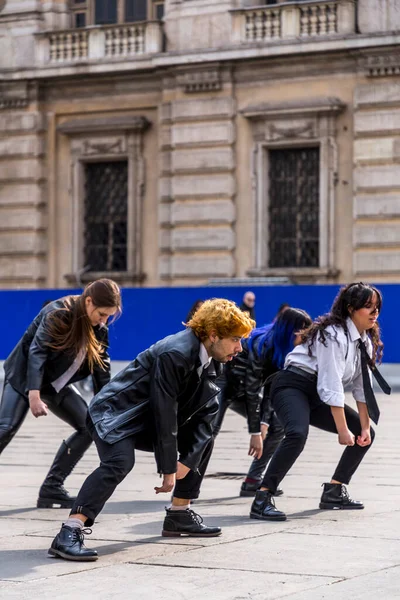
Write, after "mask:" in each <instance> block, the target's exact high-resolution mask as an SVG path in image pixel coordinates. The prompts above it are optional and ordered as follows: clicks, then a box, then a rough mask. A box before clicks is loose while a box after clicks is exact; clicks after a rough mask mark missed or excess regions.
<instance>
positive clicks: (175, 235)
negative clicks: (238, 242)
mask: <svg viewBox="0 0 400 600" xmlns="http://www.w3.org/2000/svg"><path fill="white" fill-rule="evenodd" d="M171 244H172V249H173V250H233V248H234V247H235V234H234V233H233V231H232V229H231V227H208V228H205V227H196V228H193V227H190V228H189V227H184V228H179V229H174V230H173V231H172V236H171Z"/></svg>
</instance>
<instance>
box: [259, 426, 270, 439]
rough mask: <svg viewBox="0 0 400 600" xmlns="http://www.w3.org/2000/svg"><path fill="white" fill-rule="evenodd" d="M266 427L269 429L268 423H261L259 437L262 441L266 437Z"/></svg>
mask: <svg viewBox="0 0 400 600" xmlns="http://www.w3.org/2000/svg"><path fill="white" fill-rule="evenodd" d="M268 429H269V425H268V423H261V439H262V441H264V440H265V438H266V437H267V433H268Z"/></svg>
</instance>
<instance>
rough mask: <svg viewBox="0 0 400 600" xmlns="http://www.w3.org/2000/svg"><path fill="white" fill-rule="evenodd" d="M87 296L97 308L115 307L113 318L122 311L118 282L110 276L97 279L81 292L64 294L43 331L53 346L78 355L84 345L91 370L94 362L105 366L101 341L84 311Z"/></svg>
mask: <svg viewBox="0 0 400 600" xmlns="http://www.w3.org/2000/svg"><path fill="white" fill-rule="evenodd" d="M86 298H91V299H92V302H93V304H94V306H95V307H96V308H116V309H117V312H116V314H115V315H114V317H113V319H112V320H115V318H116V317H118V316H119V315H120V314H121V312H122V304H121V290H120V288H119V286H118V285H117V284H116V283H115V281H113V280H112V279H98V280H97V281H94V282H93V283H89V284H88V285H87V286H86V287H85V289H84V290H83V293H82V294H81V295H80V296H67V297H66V298H65V299H64V308H58V309H56V310H54V311H52V312H50V313H49V314H48V315H47V318H46V331H47V333H48V334H49V336H50V337H51V340H52V341H51V342H50V343H49V344H48V345H49V347H50V348H52V349H53V350H58V351H64V352H66V353H69V354H72V355H75V356H77V355H78V353H79V351H80V349H81V348H82V347H84V348H85V350H86V353H87V360H88V363H89V368H90V370H91V372H93V369H94V367H95V366H96V365H98V366H100V367H101V368H103V369H104V363H103V360H102V352H103V345H102V344H101V342H99V341H98V340H97V338H96V335H95V333H94V330H93V326H92V324H91V323H90V319H89V317H88V315H87V312H86V303H85V302H86Z"/></svg>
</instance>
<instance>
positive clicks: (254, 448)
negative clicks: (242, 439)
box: [248, 433, 263, 459]
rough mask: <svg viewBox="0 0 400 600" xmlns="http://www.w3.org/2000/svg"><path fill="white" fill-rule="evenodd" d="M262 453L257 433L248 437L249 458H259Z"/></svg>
mask: <svg viewBox="0 0 400 600" xmlns="http://www.w3.org/2000/svg"><path fill="white" fill-rule="evenodd" d="M262 453H263V441H262V436H261V435H260V434H259V433H253V434H252V435H251V436H250V446H249V452H248V454H249V456H252V457H253V458H257V459H258V458H261V456H262Z"/></svg>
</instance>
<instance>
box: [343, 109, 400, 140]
mask: <svg viewBox="0 0 400 600" xmlns="http://www.w3.org/2000/svg"><path fill="white" fill-rule="evenodd" d="M354 131H355V133H359V134H361V133H372V132H376V133H379V132H386V131H388V132H394V131H400V109H392V110H374V111H369V112H358V113H356V114H355V116H354Z"/></svg>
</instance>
